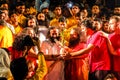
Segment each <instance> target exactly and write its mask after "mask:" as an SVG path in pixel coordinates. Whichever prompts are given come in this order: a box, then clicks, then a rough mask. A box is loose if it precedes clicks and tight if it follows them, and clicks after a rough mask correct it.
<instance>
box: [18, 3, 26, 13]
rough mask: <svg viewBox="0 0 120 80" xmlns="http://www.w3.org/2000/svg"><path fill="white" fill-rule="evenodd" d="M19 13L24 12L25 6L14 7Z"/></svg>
mask: <svg viewBox="0 0 120 80" xmlns="http://www.w3.org/2000/svg"><path fill="white" fill-rule="evenodd" d="M16 9H17V11H18V13H19V14H23V13H24V12H25V6H24V5H23V6H18V7H16Z"/></svg>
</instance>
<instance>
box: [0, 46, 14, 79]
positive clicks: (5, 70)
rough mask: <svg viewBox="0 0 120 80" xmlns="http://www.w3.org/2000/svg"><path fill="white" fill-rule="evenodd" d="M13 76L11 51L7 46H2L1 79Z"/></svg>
mask: <svg viewBox="0 0 120 80" xmlns="http://www.w3.org/2000/svg"><path fill="white" fill-rule="evenodd" d="M10 77H12V74H11V71H10V53H9V52H7V50H6V49H5V48H0V80H2V78H6V80H7V79H9V78H10Z"/></svg>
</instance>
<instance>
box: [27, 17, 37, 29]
mask: <svg viewBox="0 0 120 80" xmlns="http://www.w3.org/2000/svg"><path fill="white" fill-rule="evenodd" d="M28 26H30V27H34V26H36V20H35V19H30V20H28Z"/></svg>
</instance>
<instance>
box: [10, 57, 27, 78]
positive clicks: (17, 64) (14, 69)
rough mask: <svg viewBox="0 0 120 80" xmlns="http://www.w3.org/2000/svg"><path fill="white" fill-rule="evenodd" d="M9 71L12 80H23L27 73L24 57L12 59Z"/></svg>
mask: <svg viewBox="0 0 120 80" xmlns="http://www.w3.org/2000/svg"><path fill="white" fill-rule="evenodd" d="M10 70H11V73H12V75H13V78H14V80H24V79H25V77H26V76H27V73H28V65H27V61H26V59H25V58H24V57H21V58H17V59H14V60H13V61H12V62H11V63H10Z"/></svg>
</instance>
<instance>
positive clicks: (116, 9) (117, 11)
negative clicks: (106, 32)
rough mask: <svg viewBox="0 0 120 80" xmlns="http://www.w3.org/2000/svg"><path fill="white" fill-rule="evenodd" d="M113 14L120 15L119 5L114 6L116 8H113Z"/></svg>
mask: <svg viewBox="0 0 120 80" xmlns="http://www.w3.org/2000/svg"><path fill="white" fill-rule="evenodd" d="M114 14H118V15H120V7H116V8H115V9H114Z"/></svg>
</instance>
